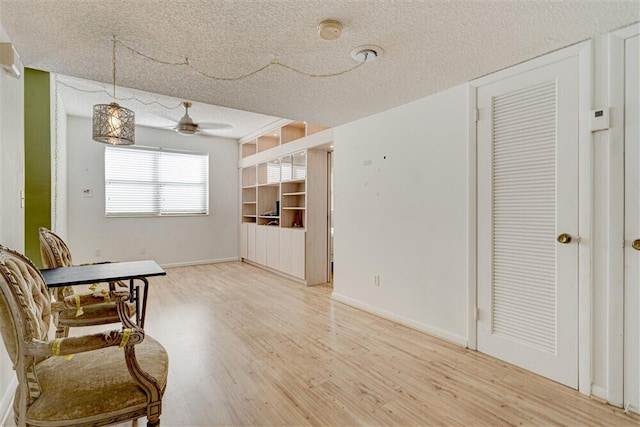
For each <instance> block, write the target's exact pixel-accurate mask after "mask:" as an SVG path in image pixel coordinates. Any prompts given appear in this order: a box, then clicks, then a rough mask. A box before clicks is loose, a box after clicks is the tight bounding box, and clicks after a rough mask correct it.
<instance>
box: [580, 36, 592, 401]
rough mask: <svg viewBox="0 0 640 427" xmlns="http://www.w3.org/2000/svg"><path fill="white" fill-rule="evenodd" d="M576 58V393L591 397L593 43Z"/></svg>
mask: <svg viewBox="0 0 640 427" xmlns="http://www.w3.org/2000/svg"><path fill="white" fill-rule="evenodd" d="M579 46H580V47H581V50H580V51H579V52H577V55H578V61H579V63H578V91H579V92H578V102H579V105H578V108H579V117H578V144H579V146H578V235H579V236H580V241H579V245H578V390H579V391H580V393H583V394H586V395H591V382H592V381H591V380H592V365H593V362H592V358H593V263H592V259H593V168H594V165H593V144H592V134H591V108H592V103H593V93H592V87H593V41H592V40H590V41H587V42H585V43H581V44H580V45H579Z"/></svg>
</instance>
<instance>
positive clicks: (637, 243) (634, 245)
mask: <svg viewBox="0 0 640 427" xmlns="http://www.w3.org/2000/svg"><path fill="white" fill-rule="evenodd" d="M631 247H632V248H633V249H635V250H636V251H640V239H636V240H634V241H633V242H632V243H631Z"/></svg>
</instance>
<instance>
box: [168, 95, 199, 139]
mask: <svg viewBox="0 0 640 427" xmlns="http://www.w3.org/2000/svg"><path fill="white" fill-rule="evenodd" d="M182 105H183V106H184V116H182V118H181V119H180V121H179V122H178V124H177V125H176V127H175V128H174V129H175V131H176V132H178V133H179V134H180V135H185V136H191V135H195V134H196V133H198V124H197V123H194V122H193V119H192V118H191V117H190V116H189V108H191V105H193V104H191V103H190V102H183V103H182Z"/></svg>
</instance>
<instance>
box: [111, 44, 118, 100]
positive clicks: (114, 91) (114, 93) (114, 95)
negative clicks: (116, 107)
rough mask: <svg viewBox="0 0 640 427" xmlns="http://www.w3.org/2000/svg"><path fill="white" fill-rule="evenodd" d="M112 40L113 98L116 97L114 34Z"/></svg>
mask: <svg viewBox="0 0 640 427" xmlns="http://www.w3.org/2000/svg"><path fill="white" fill-rule="evenodd" d="M111 40H113V100H114V102H115V99H116V42H117V39H116V36H111Z"/></svg>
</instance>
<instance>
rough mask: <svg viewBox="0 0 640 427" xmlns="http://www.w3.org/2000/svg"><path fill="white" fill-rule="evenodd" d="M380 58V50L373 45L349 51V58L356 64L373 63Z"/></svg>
mask: <svg viewBox="0 0 640 427" xmlns="http://www.w3.org/2000/svg"><path fill="white" fill-rule="evenodd" d="M380 56H382V48H381V47H380V46H376V45H373V44H366V45H364V46H358V47H357V48H355V49H353V50H352V51H351V57H352V58H353V59H354V60H356V61H357V62H373V61H375V60H376V59H378V58H379V57H380Z"/></svg>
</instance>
